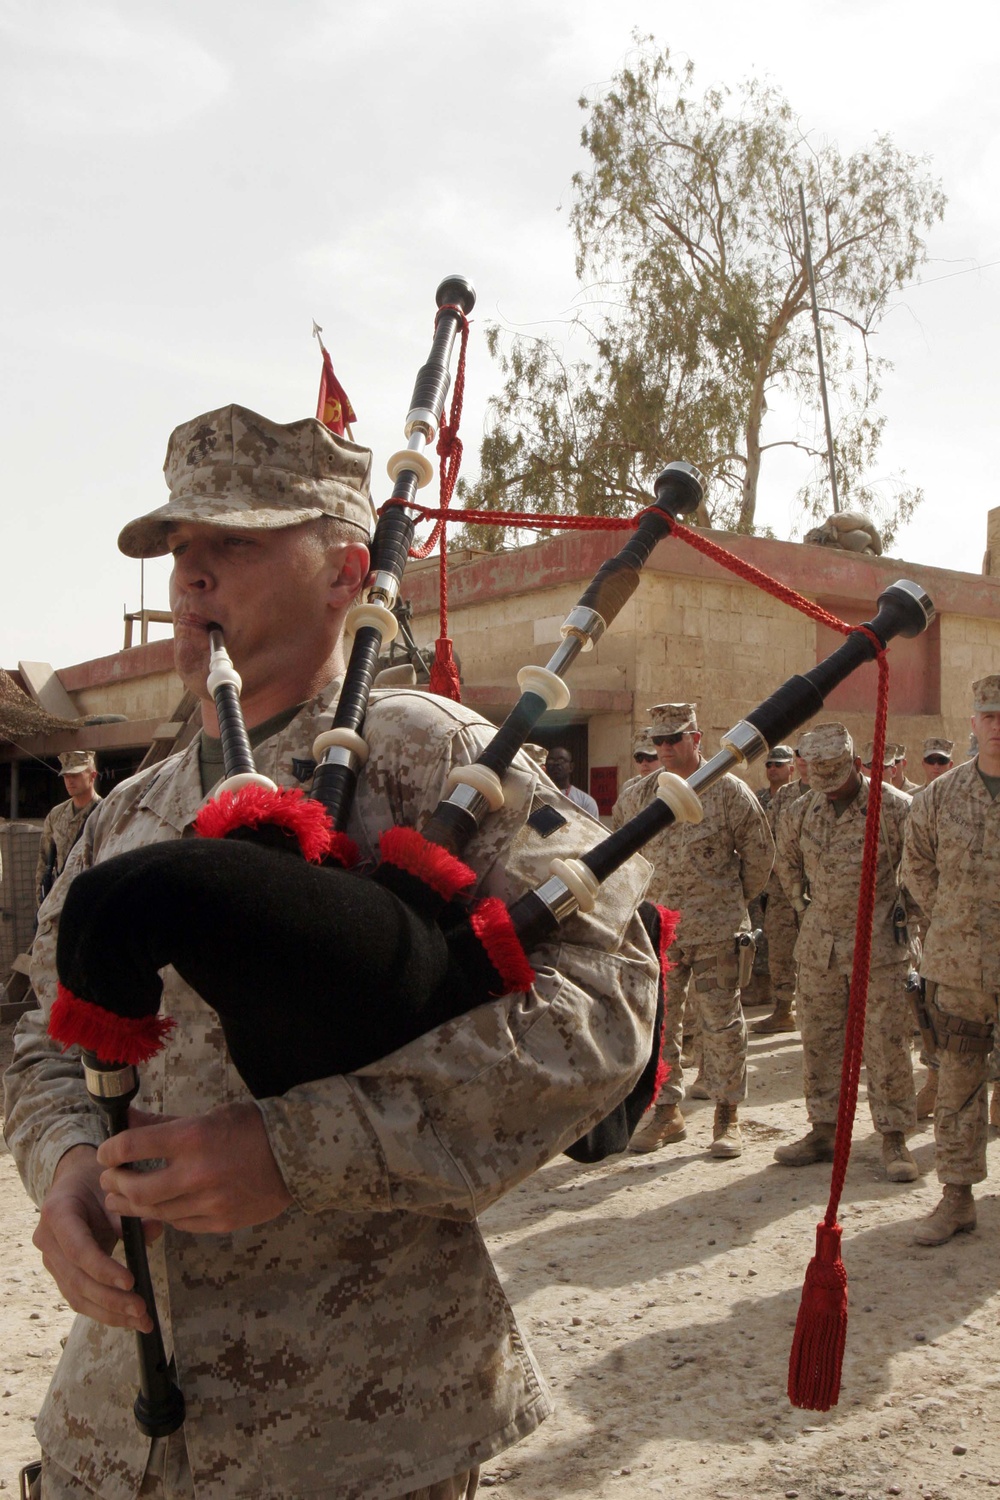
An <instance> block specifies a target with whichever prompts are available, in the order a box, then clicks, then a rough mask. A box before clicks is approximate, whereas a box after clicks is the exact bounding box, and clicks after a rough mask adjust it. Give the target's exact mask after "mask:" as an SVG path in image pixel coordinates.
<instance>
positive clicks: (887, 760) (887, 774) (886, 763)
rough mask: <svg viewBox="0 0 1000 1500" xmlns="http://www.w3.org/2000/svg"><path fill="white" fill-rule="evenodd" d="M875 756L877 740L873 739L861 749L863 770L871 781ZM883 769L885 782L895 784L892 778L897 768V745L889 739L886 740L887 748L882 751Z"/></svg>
mask: <svg viewBox="0 0 1000 1500" xmlns="http://www.w3.org/2000/svg"><path fill="white" fill-rule="evenodd" d="M874 758H875V742H874V741H873V740H869V741H868V742H867V744H865V745H864V746H863V747H862V750H861V770H862V771H863V773H864V774H865V776H867V777H868V780H869V781H871V778H872V761H873V760H874ZM881 770H882V780H883V782H885V783H886V785H888V786H895V782H894V781H893V779H892V778H893V775H894V774H895V770H896V747H895V745H891V744H889V742H888V741H886V746H885V749H884V751H883V752H882V767H881Z"/></svg>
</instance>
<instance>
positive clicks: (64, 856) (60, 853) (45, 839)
mask: <svg viewBox="0 0 1000 1500" xmlns="http://www.w3.org/2000/svg"><path fill="white" fill-rule="evenodd" d="M100 800H101V799H100V797H98V796H97V794H96V793H95V794H94V799H93V801H92V802H88V803H87V805H86V807H75V806H74V805H73V798H72V797H68V798H67V799H66V801H65V802H59V803H57V805H56V806H55V807H54V808H53V809H52V810H51V812H49V813H48V814H47V815H46V818H45V822H44V823H43V824H42V837H41V841H40V843H39V848H38V864H37V865H36V866H35V895H36V897H37V898H38V900H39V901H41V899H42V881H43V880H44V878H45V872H46V870H48V868H49V865H50V863H51V860H52V854H53V851H54V852H55V856H56V858H55V864H54V865H53V866H52V872H53V875H61V874H62V872H63V870H64V869H65V868H66V861H67V860H68V859H69V855H70V850H71V849H72V848H73V845H74V844H75V843H76V841H77V839H78V838H79V837H80V835H81V833H82V832H83V825H84V824H85V823H86V821H87V819H88V818H89V817H90V815H91V813H92V812H93V811H94V808H95V807H96V806H97V804H98V803H99V802H100Z"/></svg>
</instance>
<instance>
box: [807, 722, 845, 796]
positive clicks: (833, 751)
mask: <svg viewBox="0 0 1000 1500" xmlns="http://www.w3.org/2000/svg"><path fill="white" fill-rule="evenodd" d="M799 754H800V755H801V757H802V759H803V760H804V761H805V762H806V764H807V765H808V767H809V785H810V786H811V787H812V788H813V790H814V791H817V792H835V791H836V790H837V788H838V787H840V786H843V784H844V782H845V781H846V780H847V778H848V776H849V775H850V774H851V767H852V766H853V765H854V741H853V740H852V739H851V736H850V735H849V734H848V732H847V727H846V725H844V724H836V723H834V724H817V725H816V727H815V729H810V730H809V731H808V732H807V733H806V734H804V735H803V736H802V738H801V740H800V741H799Z"/></svg>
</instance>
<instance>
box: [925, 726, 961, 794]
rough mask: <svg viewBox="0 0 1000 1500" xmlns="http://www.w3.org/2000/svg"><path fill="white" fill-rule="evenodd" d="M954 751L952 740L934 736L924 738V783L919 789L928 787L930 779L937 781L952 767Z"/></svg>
mask: <svg viewBox="0 0 1000 1500" xmlns="http://www.w3.org/2000/svg"><path fill="white" fill-rule="evenodd" d="M954 753H955V741H954V740H942V739H938V738H937V737H936V736H934V737H932V738H931V739H929V740H924V759H923V767H924V785H923V787H921V788H920V790H921V791H923V790H924V788H925V787H929V786H930V784H931V782H932V781H937V779H938V777H939V776H943V775H944V773H945V771H950V770H951V769H952V767H953V766H954V764H955V762H954V759H953V756H954Z"/></svg>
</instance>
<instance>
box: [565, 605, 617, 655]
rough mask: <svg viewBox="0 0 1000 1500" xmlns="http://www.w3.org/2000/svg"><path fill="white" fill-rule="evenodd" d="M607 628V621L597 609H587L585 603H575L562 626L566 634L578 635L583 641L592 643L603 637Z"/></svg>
mask: <svg viewBox="0 0 1000 1500" xmlns="http://www.w3.org/2000/svg"><path fill="white" fill-rule="evenodd" d="M607 628H608V627H607V622H606V621H605V620H604V619H603V618H602V617H601V616H600V615H599V614H598V613H597V610H596V609H587V607H586V606H585V605H583V604H577V605H574V607H573V608H572V609H571V610H570V612H569V614H568V615H567V616H566V618H565V620H564V621H563V623H562V627H561V629H562V633H563V635H564V636H566V635H577V636H579V637H580V639H581V640H583V641H590V643H591V645H593V644H594V643H595V642H596V641H599V640H600V639H601V636H602V635H603V634H604V632H605V631H606V630H607Z"/></svg>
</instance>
